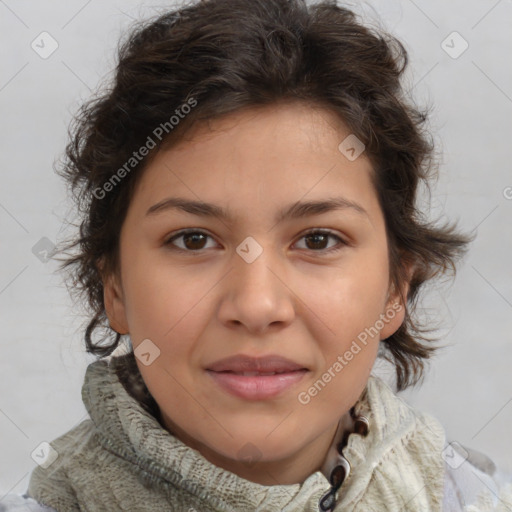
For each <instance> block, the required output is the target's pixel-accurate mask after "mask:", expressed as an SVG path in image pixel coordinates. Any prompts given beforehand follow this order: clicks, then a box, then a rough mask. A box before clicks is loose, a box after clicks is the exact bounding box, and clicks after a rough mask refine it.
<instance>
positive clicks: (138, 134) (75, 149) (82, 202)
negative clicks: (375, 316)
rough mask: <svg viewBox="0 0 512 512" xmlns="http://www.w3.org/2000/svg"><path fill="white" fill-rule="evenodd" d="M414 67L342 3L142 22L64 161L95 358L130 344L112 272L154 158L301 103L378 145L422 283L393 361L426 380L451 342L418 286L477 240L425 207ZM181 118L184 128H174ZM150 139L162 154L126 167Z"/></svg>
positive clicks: (389, 227)
mask: <svg viewBox="0 0 512 512" xmlns="http://www.w3.org/2000/svg"><path fill="white" fill-rule="evenodd" d="M407 63H408V55H407V51H406V49H405V48H404V46H403V44H402V43H401V42H400V41H399V40H397V39H396V38H395V37H393V36H391V35H389V34H388V33H386V32H385V31H384V30H376V29H374V28H370V27H369V26H365V25H364V24H363V23H362V22H361V21H359V19H358V17H357V16H356V14H355V13H354V12H352V11H351V10H349V9H347V8H344V7H341V6H339V5H337V2H336V1H328V0H326V1H322V2H319V3H315V4H311V5H307V4H306V2H305V1H304V0H203V1H199V2H194V3H190V4H186V5H185V4H184V5H182V6H181V7H180V8H176V9H174V10H172V11H167V12H164V13H163V14H159V15H157V16H156V17H155V18H153V19H147V20H143V21H141V22H137V23H136V24H135V26H133V27H132V29H131V30H130V31H129V33H128V34H127V37H125V38H124V40H121V41H120V43H119V48H118V63H117V67H116V69H115V76H114V79H113V83H112V85H111V86H110V87H108V88H106V90H105V89H104V90H102V91H101V94H100V95H99V96H97V97H94V98H92V99H90V100H89V101H87V102H86V103H85V104H83V105H82V107H81V109H80V110H79V112H78V113H77V114H76V116H75V118H74V120H73V122H72V123H71V125H70V127H69V137H70V141H69V143H68V144H67V146H66V151H65V158H64V160H63V161H62V162H61V163H62V165H61V166H60V168H56V172H57V173H58V174H59V175H61V176H62V177H63V178H65V179H66V181H67V182H68V184H69V187H70V189H71V191H72V194H73V199H74V201H75V203H76V207H77V210H78V212H79V214H80V215H81V217H80V220H81V224H80V230H79V235H78V236H75V237H74V238H72V239H71V240H68V241H67V244H66V243H64V245H63V246H62V248H61V249H59V250H58V251H57V253H58V252H65V251H67V250H69V249H72V248H74V247H78V249H79V250H78V252H77V253H76V254H70V255H68V257H67V258H65V259H64V260H63V261H64V263H63V264H62V265H61V267H60V270H64V269H68V270H69V271H70V275H69V276H67V277H68V278H70V284H71V290H70V291H71V293H72V294H73V295H74V294H75V293H77V294H78V295H79V297H80V298H81V299H82V300H83V298H84V296H85V298H86V301H84V302H85V303H87V306H86V307H87V308H88V309H89V310H90V311H89V313H92V315H90V316H89V318H88V325H87V328H86V330H85V343H86V350H87V352H89V353H92V354H95V355H97V356H98V357H104V356H108V355H110V354H111V353H112V352H113V350H114V349H115V348H116V347H117V346H118V344H119V342H120V340H121V336H122V335H121V334H120V333H117V332H115V331H114V330H113V329H112V328H111V327H110V325H109V323H108V318H107V316H106V311H105V307H104V302H103V283H102V277H104V276H107V275H111V274H117V275H118V273H119V233H120V231H121V226H122V224H123V221H124V219H125V215H126V212H127V209H128V206H129V204H130V200H131V198H132V197H133V192H134V189H135V186H136V184H137V182H138V180H139V179H140V177H141V175H142V173H143V170H144V168H145V166H146V165H147V163H148V162H149V161H150V160H151V158H152V155H154V154H155V153H156V151H158V148H161V147H162V146H163V145H165V146H166V147H169V146H170V145H171V144H173V143H175V142H176V141H178V140H180V139H181V138H182V137H183V136H184V134H185V133H186V132H187V131H188V129H189V128H190V127H191V126H192V125H193V124H195V123H196V122H202V121H205V120H208V119H213V118H217V117H219V116H222V115H225V114H229V113H231V112H234V111H236V110H240V109H242V108H245V107H251V106H257V105H261V106H265V105H270V104H273V103H275V102H279V101H290V100H292V101H301V102H305V103H307V104H310V105H316V106H320V107H324V108H327V109H329V110H330V111H332V112H334V113H336V114H337V115H339V117H340V119H341V120H342V121H343V122H344V123H345V125H346V126H347V127H349V129H350V130H351V132H352V133H353V134H355V135H356V136H357V137H358V138H359V139H360V140H361V141H362V142H363V143H364V144H365V146H366V149H365V154H366V155H367V157H368V158H369V159H370V161H371V163H372V167H373V173H372V183H373V185H374V187H375V190H376V192H377V195H378V199H379V203H380V206H381V208H382V211H383V214H384V218H385V223H386V231H387V237H388V246H389V261H390V266H389V274H390V283H391V286H392V287H393V288H394V289H395V290H402V284H403V283H404V282H406V281H407V280H408V279H409V278H410V286H409V291H408V294H407V297H406V300H404V297H403V296H402V303H403V304H407V307H406V313H405V319H404V322H403V323H402V325H401V327H400V328H399V329H398V330H397V331H396V332H395V333H394V334H393V335H392V336H390V337H389V338H387V339H385V340H382V341H383V343H384V344H385V346H384V350H383V353H384V358H385V359H387V360H388V361H390V362H392V363H393V364H394V366H395V368H396V382H397V384H396V385H397V389H398V390H399V391H400V390H402V389H405V388H406V387H408V386H410V385H415V384H417V383H418V381H419V380H420V379H421V378H423V373H424V362H425V360H426V359H428V358H429V357H430V356H431V354H432V353H433V351H435V350H437V348H439V347H436V346H432V342H433V341H434V339H431V338H428V337H426V335H425V334H426V333H427V332H429V331H430V330H431V329H428V328H425V327H422V326H421V325H420V322H419V320H418V319H417V318H415V313H416V306H417V299H418V292H419V290H420V289H421V288H422V286H423V285H424V284H425V283H426V282H427V281H429V280H431V279H433V278H435V277H437V276H441V275H442V274H447V273H449V272H450V271H451V272H452V273H453V276H455V273H456V268H455V263H456V260H457V259H458V258H460V257H462V256H463V255H464V254H465V252H466V251H467V247H466V246H467V244H468V243H469V242H471V241H472V240H473V238H472V237H470V236H469V235H467V234H461V233H458V232H457V231H456V226H454V225H443V226H437V225H436V223H434V222H427V220H426V219H425V217H424V215H423V212H421V211H419V209H418V206H417V200H418V198H417V195H418V193H419V190H418V186H419V185H420V184H421V183H423V184H424V185H426V187H427V190H428V191H429V192H430V189H429V186H430V184H429V181H430V180H431V179H432V178H434V177H435V176H437V171H438V165H437V164H436V162H435V160H436V159H435V151H434V143H433V139H432V136H431V135H430V134H429V133H428V131H427V130H426V129H425V124H424V123H425V121H426V120H427V113H428V109H425V110H421V109H419V108H418V107H417V106H415V105H414V103H413V102H412V101H411V100H410V99H409V98H408V95H407V94H406V93H405V91H404V88H403V86H402V84H401V77H402V74H403V72H404V70H405V68H406V66H407ZM192 102H195V103H194V105H195V106H194V108H188V110H186V109H185V108H184V105H187V104H188V105H192ZM180 112H188V113H187V114H186V115H183V116H182V115H179V114H180ZM173 114H176V115H179V118H180V119H179V122H178V123H171V122H170V116H171V115H173ZM175 117H176V116H175ZM176 118H177V117H176ZM157 127H161V128H160V132H158V131H156V132H155V129H156V128H157ZM162 127H165V130H163V129H162ZM164 131H165V135H164V136H160V137H156V136H155V135H156V134H157V133H159V134H160V135H162V134H163V132H164ZM152 134H153V136H152ZM148 137H151V138H152V140H153V142H154V143H155V145H156V148H155V149H153V150H152V151H151V154H149V155H148V156H146V157H145V158H143V159H141V160H140V162H139V161H137V162H136V163H133V160H132V167H133V169H127V166H126V162H128V161H131V160H130V159H133V155H134V151H135V150H137V148H139V147H143V146H144V144H146V143H147V142H148V140H149V139H148ZM155 139H156V140H155ZM123 166H124V167H123ZM122 169H124V172H122ZM116 173H117V177H116V176H115V174H116ZM121 177H122V179H120V178H121ZM114 178H115V179H116V180H117V181H115V182H113V179H114ZM109 183H110V185H108V184H109ZM75 227H77V226H75ZM56 259H58V258H56ZM100 262H101V265H102V267H101V268H100V266H99V265H100ZM409 264H412V265H413V269H414V271H413V273H412V275H411V276H409V275H407V272H406V268H407V265H409ZM98 329H99V330H102V332H101V334H100V335H98V338H99V339H98V340H97V341H93V333H94V332H95V331H97V330H98ZM435 340H437V338H435Z"/></svg>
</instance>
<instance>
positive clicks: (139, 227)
mask: <svg viewBox="0 0 512 512" xmlns="http://www.w3.org/2000/svg"><path fill="white" fill-rule="evenodd" d="M349 133H350V132H349V131H348V130H347V128H346V127H345V126H344V125H343V124H342V123H341V121H340V120H339V119H338V117H336V116H335V115H334V114H333V113H332V112H330V111H328V110H324V109H322V108H319V107H316V108H313V107H312V106H310V105H307V104H304V103H298V102H292V103H282V104H277V105H272V107H270V108H269V107H257V108H256V107H252V108H249V109H245V110H241V111H237V112H236V113H234V114H229V115H227V116H225V117H222V118H218V119H216V120H214V121H210V122H209V124H205V123H202V124H200V125H197V126H196V127H195V128H194V129H193V131H192V132H190V133H189V134H188V135H187V138H186V139H184V140H182V141H180V142H179V143H178V144H177V145H175V146H173V147H171V148H168V149H166V150H160V151H159V152H158V153H156V154H155V155H154V158H153V159H152V160H151V162H150V163H149V165H148V166H147V168H146V169H145V171H144V174H143V176H142V178H141V181H140V182H139V184H138V186H137V188H136V190H135V194H134V197H133V199H132V202H131V204H130V206H129V210H128V213H127V217H126V220H125V222H124V224H123V226H122V230H121V234H120V261H121V266H120V273H119V276H120V278H119V279H117V278H115V277H114V276H108V277H107V278H106V279H105V280H104V299H105V307H106V311H107V315H108V318H109V320H110V324H111V326H112V327H113V328H114V329H115V330H116V331H118V332H120V333H123V334H127V333H129V335H130V338H131V340H132V344H133V347H134V349H135V350H136V348H137V347H138V346H139V344H140V343H141V342H142V340H144V339H147V338H149V339H150V340H151V341H152V343H154V344H155V345H156V346H157V347H158V348H159V350H160V355H159V357H157V358H156V359H155V360H154V361H153V362H152V363H151V364H150V365H148V366H146V365H144V364H142V363H141V361H140V360H139V359H137V364H138V367H139V370H140V372H141V374H142V377H143V379H144V381H145V383H146V385H147V387H148V389H149V391H150V392H151V394H152V395H153V397H154V398H155V400H156V402H157V403H158V405H159V408H160V411H161V415H162V419H163V422H164V423H165V427H166V428H167V429H168V430H169V431H170V432H172V433H173V434H174V435H176V436H177V437H178V438H179V439H181V440H182V441H183V442H184V443H186V444H187V445H189V446H191V447H192V448H195V449H196V450H198V451H199V452H200V453H201V454H202V455H203V456H204V457H205V458H206V459H208V460H209V461H210V462H212V463H214V464H216V465H217V466H219V467H222V468H224V469H227V470H229V471H231V472H233V473H236V474H237V475H239V476H241V477H243V478H245V479H247V480H250V481H253V482H257V483H260V484H263V485H277V484H293V483H301V482H303V481H304V480H305V479H306V478H307V477H308V476H309V475H311V474H312V473H313V472H315V471H317V470H319V469H320V468H321V466H322V464H323V461H324V459H325V456H326V454H327V450H328V448H329V446H330V444H331V442H332V440H333V437H334V434H335V431H336V428H337V424H338V421H339V420H340V418H341V417H342V416H343V415H347V414H348V411H349V409H350V407H351V406H352V405H354V404H355V403H356V401H357V399H358V398H359V396H360V395H361V393H362V392H363V390H364V388H365V385H366V383H367V380H368V377H369V374H370V371H371V369H372V366H373V363H374V361H375V359H376V356H377V350H378V345H379V341H380V340H381V339H385V338H387V337H389V336H391V335H392V334H393V333H394V332H395V331H396V330H397V329H398V328H399V326H400V325H401V324H402V322H403V320H404V313H405V311H404V308H403V307H402V308H400V309H399V311H398V312H396V314H395V315H394V318H393V319H391V320H389V321H388V322H386V323H385V325H384V327H383V328H382V329H381V330H380V332H379V334H378V335H376V336H375V337H373V338H371V337H370V338H369V339H368V342H367V344H366V346H364V345H362V344H361V348H362V350H361V351H360V352H359V353H358V354H357V355H355V356H354V358H353V359H352V360H351V361H350V362H349V363H348V364H347V365H346V366H345V367H344V368H343V370H342V371H340V372H338V373H337V374H336V376H335V377H334V378H332V379H331V380H330V382H329V383H328V384H327V385H326V386H325V387H324V388H323V389H322V390H321V391H320V392H319V393H318V394H317V396H315V397H313V398H311V400H310V401H309V403H307V404H306V405H304V404H303V403H301V402H300V401H299V400H298V398H297V397H298V395H299V393H300V392H304V391H307V390H308V389H309V388H310V387H311V386H312V385H313V383H315V382H316V381H317V380H318V379H319V378H320V377H321V376H322V374H323V373H324V372H326V371H327V369H328V368H329V367H332V365H333V363H334V362H335V361H336V360H337V358H338V356H340V355H343V354H344V353H345V351H346V350H348V349H349V347H350V346H351V344H352V342H353V341H354V340H355V339H356V338H357V336H358V334H360V333H361V332H362V331H363V330H364V329H365V328H369V327H370V326H374V325H375V323H376V321H377V320H378V319H379V318H382V317H380V315H382V314H386V312H388V311H389V310H390V309H393V308H392V305H393V304H395V306H396V304H399V297H398V295H397V294H394V293H390V281H389V273H388V269H389V261H388V247H387V239H386V232H385V224H384V217H383V213H382V211H381V209H380V206H379V204H378V200H377V195H376V192H375V190H374V188H373V186H372V184H371V182H370V172H371V165H370V161H369V160H368V159H367V157H366V156H365V154H364V153H363V154H362V155H361V156H359V157H358V158H357V159H356V160H355V161H349V160H348V159H347V158H346V157H345V156H344V155H343V154H342V153H341V152H340V151H339V150H338V145H339V144H340V142H341V141H342V140H343V139H344V138H345V137H346V136H347V135H349ZM170 196H172V197H183V198H186V199H191V200H202V201H206V202H210V203H214V204H216V205H218V206H221V207H223V208H226V209H229V211H230V212H231V213H232V215H233V219H232V220H219V219H216V218H210V217H201V216H197V215H193V214H191V213H187V212H184V211H179V210H177V209H173V210H167V211H164V212H161V213H159V214H155V215H150V216H145V214H146V211H147V210H148V208H149V207H151V206H152V205H154V204H155V203H158V202H159V201H161V200H163V199H165V198H167V197H170ZM334 196H343V197H345V198H348V199H350V200H352V201H355V202H357V203H359V204H360V205H361V206H362V207H363V208H364V209H365V210H366V212H367V215H360V214H358V213H357V212H356V211H355V210H351V209H343V210H333V211H329V212H324V213H322V214H320V215H312V216H308V217H305V218H298V219H289V220H285V221H283V222H281V223H276V221H275V216H276V214H277V212H278V211H279V210H280V209H281V208H283V207H284V206H286V205H290V204H292V203H294V202H296V201H299V200H301V201H308V200H325V199H328V198H332V197H334ZM185 228H194V229H198V230H200V231H201V232H203V233H205V234H206V235H207V236H203V237H201V236H199V237H198V238H197V235H196V238H195V239H194V238H191V237H190V236H189V237H187V236H185V237H183V236H182V237H179V238H176V239H174V241H173V242H170V243H169V244H167V245H166V241H168V240H169V239H170V238H172V236H174V235H175V234H177V233H178V231H180V230H183V229H185ZM319 229H322V230H325V229H327V230H331V231H332V232H333V233H334V235H336V236H339V237H340V239H342V240H344V241H346V242H347V245H343V244H342V242H340V240H338V239H337V238H336V237H324V238H320V239H315V238H314V237H313V238H312V237H311V236H310V237H307V236H305V235H306V234H308V232H311V231H314V230H319ZM248 236H251V237H253V238H254V239H255V240H256V241H257V242H258V244H259V245H260V246H261V247H262V249H263V252H262V254H261V255H260V256H259V257H258V258H257V259H256V260H255V261H253V262H252V263H247V262H246V261H245V260H244V259H243V258H242V257H240V256H239V254H238V253H237V252H236V248H237V247H238V246H239V245H240V244H241V243H242V242H243V241H244V240H245V239H246V237H248ZM173 244H174V245H173ZM180 248H181V251H180V250H179V249H180ZM335 248H339V249H340V250H339V251H337V252H334V251H333V250H332V249H335ZM186 251H188V252H186ZM407 287H408V285H407V284H406V285H405V294H406V293H407ZM405 296H406V295H405ZM395 310H396V308H395ZM395 310H394V311H395ZM234 354H248V355H252V356H260V355H265V354H280V355H283V356H285V357H288V358H291V359H293V360H294V361H296V362H299V363H300V364H301V365H303V366H305V367H307V368H308V369H309V370H310V371H309V372H308V373H307V374H306V375H305V377H304V378H303V379H302V380H301V381H300V383H298V384H297V385H295V386H294V387H292V388H289V389H288V390H286V391H285V392H284V393H283V394H282V395H280V396H279V397H276V398H273V399H268V400H259V401H247V400H244V399H241V398H237V397H235V396H232V395H231V394H228V393H226V392H225V391H223V390H222V389H221V388H219V387H218V386H217V385H216V384H215V383H214V382H213V381H212V379H211V377H210V376H209V375H208V374H207V373H206V371H205V367H207V366H208V364H211V363H213V362H214V361H216V360H218V359H220V358H224V357H227V356H231V355H234ZM247 443H252V445H253V448H252V449H251V450H252V452H254V454H253V459H254V460H253V462H252V463H250V464H248V463H247V462H246V461H245V460H243V459H242V457H241V455H240V454H239V451H240V450H241V449H242V448H243V447H244V446H245V449H246V450H247V449H248V448H247V446H246V445H247ZM254 447H256V448H254Z"/></svg>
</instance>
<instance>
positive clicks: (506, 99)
mask: <svg viewBox="0 0 512 512" xmlns="http://www.w3.org/2000/svg"><path fill="white" fill-rule="evenodd" d="M355 4H359V3H358V2H351V3H349V4H348V5H349V6H354V5H355ZM165 5H168V6H170V5H173V4H172V2H169V3H168V4H165V3H159V4H156V3H151V2H145V3H143V2H140V1H124V2H121V1H119V0H118V1H112V0H108V1H102V2H99V1H97V0H96V1H94V0H90V1H83V0H80V1H78V0H73V1H70V0H67V1H64V0H58V1H57V0H56V1H52V2H49V1H35V0H18V1H15V0H0V34H1V36H0V37H1V38H2V44H1V45H0V56H1V57H0V58H1V66H0V108H1V114H2V115H1V118H0V119H1V121H0V144H1V155H2V159H1V166H0V176H1V178H2V179H1V187H0V234H1V243H0V258H1V259H0V261H1V266H0V314H1V325H2V329H3V331H2V336H1V342H0V343H1V356H0V365H1V366H0V390H1V394H0V461H1V462H0V498H1V497H2V496H3V494H4V493H7V492H12V493H22V492H24V491H25V490H26V488H27V485H28V480H29V474H30V472H31V470H32V469H33V468H34V467H35V462H34V461H33V460H32V459H31V457H30V453H31V452H32V451H33V450H34V449H35V448H36V447H37V446H38V445H39V444H40V443H41V442H42V441H51V440H53V439H55V438H56V437H58V436H60V435H61V434H63V433H64V432H67V431H68V430H69V429H70V428H72V427H73V426H74V425H76V424H77V423H79V422H80V421H82V420H83V419H84V418H85V417H86V412H85V408H84V406H83V404H82V401H81V396H80V390H81V385H82V380H83V376H84V372H85V368H86V365H87V364H88V363H90V362H91V361H93V358H92V356H89V355H87V354H85V351H84V349H83V348H82V331H81V325H82V322H83V321H84V320H85V317H84V316H83V311H82V310H81V309H80V308H78V307H77V306H74V305H73V304H72V302H71V300H70V298H69V296H68V293H67V290H66V287H65V285H64V284H63V281H62V279H61V277H60V275H59V274H57V273H56V272H55V270H56V268H57V264H56V263H55V262H54V261H51V260H50V261H48V262H46V263H44V261H41V260H40V259H38V258H37V257H36V256H35V255H34V254H33V252H32V250H33V247H34V246H35V245H36V244H38V243H41V242H40V240H41V239H42V238H43V237H46V238H48V239H49V240H50V241H53V242H55V241H60V240H61V238H62V237H63V236H65V235H66V236H67V235H69V234H70V232H69V231H65V230H64V219H68V220H71V219H72V214H71V213H70V207H71V203H70V201H69V199H68V198H67V196H66V190H65V187H64V184H63V183H61V181H60V179H59V178H58V176H56V175H55V174H54V172H53V170H52V164H53V162H54V159H56V158H57V157H58V156H59V155H60V154H61V153H62V151H63V149H64V146H65V143H66V140H67V139H66V127H67V125H68V123H69V121H70V119H71V115H72V114H73V113H74V112H75V111H76V110H77V108H78V106H79V105H80V103H81V102H82V101H83V100H85V99H87V98H88V97H89V96H90V94H91V91H92V90H94V89H95V88H96V87H97V86H98V85H99V84H100V81H101V80H102V79H104V78H108V76H109V75H108V73H109V72H110V70H112V68H113V67H114V65H115V47H116V44H117V40H118V37H119V34H120V32H121V30H124V29H125V28H127V27H128V26H129V25H130V24H131V23H132V22H133V21H134V19H138V18H140V17H145V16H147V15H151V14H154V13H155V7H157V8H162V7H164V6H165ZM357 10H358V11H359V12H364V13H366V14H365V16H366V19H367V22H368V23H372V24H375V23H377V22H378V23H381V24H382V25H383V26H384V27H385V28H387V29H388V30H390V31H391V32H392V33H394V34H395V35H397V36H399V37H400V38H401V39H402V41H403V42H404V43H405V45H406V48H407V49H408V51H409V55H410V62H411V64H410V69H409V72H408V74H407V79H406V86H407V89H408V90H409V91H410V92H411V93H412V94H413V96H414V97H415V98H416V100H417V101H418V102H419V103H420V104H423V103H425V102H429V103H432V104H434V107H435V108H434V111H433V114H432V117H431V128H432V130H433V131H434V133H435V135H436V140H437V143H438V149H439V150H440V151H441V152H442V154H443V157H442V165H441V177H440V179H439V181H438V183H437V186H436V187H435V188H434V194H433V197H432V209H431V212H430V214H431V216H432V217H434V218H437V217H438V216H439V215H446V217H447V218H449V219H453V220H459V223H460V227H461V228H463V229H467V230H470V229H473V228H475V227H477V229H478V237H477V239H476V241H475V242H474V243H473V244H472V245H471V247H470V253H469V255H468V256H467V257H466V259H465V260H464V262H463V263H462V265H461V266H460V267H459V273H458V275H457V278H456V280H455V281H454V283H453V284H450V282H448V283H447V284H445V285H444V286H440V285H436V286H433V287H431V289H430V290H429V292H428V294H427V295H426V296H425V300H424V301H423V303H422V304H421V305H422V308H423V309H422V311H423V314H424V315H425V318H428V319H429V321H430V320H431V321H432V322H437V323H438V324H439V322H440V325H441V328H440V330H439V332H438V334H439V336H440V337H441V340H442V342H443V343H444V344H445V345H447V347H448V348H446V349H445V350H444V351H442V352H439V353H438V355H437V356H436V357H435V358H434V360H433V361H432V364H431V366H430V369H429V373H428V374H427V378H426V380H425V382H424V384H423V385H422V386H420V387H417V388H415V389H413V390H409V391H407V392H406V393H404V394H403V396H404V398H406V399H407V400H408V401H409V402H410V403H411V404H413V405H415V406H417V407H419V408H420V409H422V410H424V411H427V412H430V413H431V414H433V415H434V416H436V417H437V418H438V419H439V420H440V421H441V423H442V424H443V425H444V426H445V428H446V430H447V434H448V437H449V439H450V440H456V441H458V442H460V443H461V444H464V445H466V446H470V447H472V448H474V449H477V450H480V451H483V452H485V453H486V454H488V455H490V456H491V457H492V458H493V459H494V460H495V461H496V463H497V464H498V465H499V466H500V467H501V468H502V469H503V470H506V471H512V435H511V433H510V425H511V420H512V379H511V371H510V365H511V362H512V334H511V332H512V278H511V269H510V262H511V260H512V258H511V256H512V230H511V227H510V220H511V215H512V188H510V187H512V173H511V163H510V154H511V153H510V145H511V135H512V115H511V113H512V66H511V65H510V62H511V61H510V54H511V52H512V30H511V26H512V1H511V0H499V1H496V0H481V1H475V0H473V1H470V2H468V1H462V0H457V1H450V2H446V1H445V0H434V1H433V0H430V1H428V2H427V1H426V0H415V1H412V0H402V1H390V0H387V1H385V2H384V1H371V2H366V3H365V4H364V5H363V6H361V5H358V6H357ZM43 31H46V32H48V33H50V34H51V36H52V37H53V38H54V39H55V40H56V41H57V42H58V45H59V46H58V48H57V50H56V51H55V52H54V53H53V54H52V55H51V56H50V57H48V58H47V59H43V58H41V57H40V56H39V55H38V54H37V53H36V52H35V51H34V50H33V49H32V48H31V43H32V41H33V40H36V42H37V41H38V40H40V39H37V38H38V36H39V34H40V33H41V32H43ZM453 31H457V32H458V33H459V34H460V35H461V36H462V37H463V38H464V40H466V41H467V42H468V44H469V47H468V49H467V50H466V51H465V52H464V53H462V54H461V55H460V56H459V57H458V58H452V57H451V56H450V55H448V54H447V53H446V52H445V50H444V49H443V47H442V42H443V40H445V39H446V38H447V36H449V35H450V34H451V33H452V32H453ZM457 37H458V36H455V39H454V38H453V36H451V37H450V38H448V39H447V43H448V44H449V45H450V46H453V48H452V50H451V51H452V52H453V51H457V50H458V49H460V48H461V46H460V44H461V42H460V40H459V39H457ZM452 41H453V42H452ZM46 48H48V46H46ZM376 372H377V373H379V374H381V375H382V376H384V377H386V378H390V375H391V374H390V367H389V366H388V365H382V364H380V363H379V364H378V365H377V367H376Z"/></svg>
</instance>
